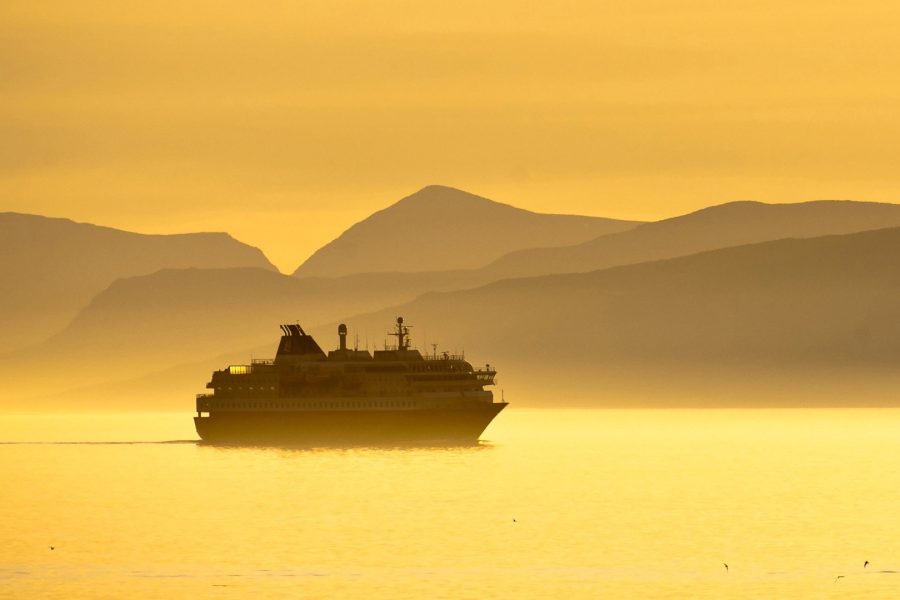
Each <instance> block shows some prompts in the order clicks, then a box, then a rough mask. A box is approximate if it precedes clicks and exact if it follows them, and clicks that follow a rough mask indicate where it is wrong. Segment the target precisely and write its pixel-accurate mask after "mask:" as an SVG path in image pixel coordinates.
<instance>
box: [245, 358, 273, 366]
mask: <svg viewBox="0 0 900 600" xmlns="http://www.w3.org/2000/svg"><path fill="white" fill-rule="evenodd" d="M250 364H251V365H274V364H275V359H274V358H251V359H250Z"/></svg>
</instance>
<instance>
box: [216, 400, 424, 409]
mask: <svg viewBox="0 0 900 600" xmlns="http://www.w3.org/2000/svg"><path fill="white" fill-rule="evenodd" d="M415 405H416V403H415V402H413V401H411V400H378V401H354V402H326V401H321V402H300V401H291V402H284V401H282V402H232V401H219V402H218V406H217V408H218V409H229V410H236V409H268V408H277V409H281V410H285V409H312V408H413V407H415Z"/></svg>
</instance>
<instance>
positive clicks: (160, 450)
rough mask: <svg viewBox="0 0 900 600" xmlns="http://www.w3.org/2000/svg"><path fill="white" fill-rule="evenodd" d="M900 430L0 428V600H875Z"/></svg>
mask: <svg viewBox="0 0 900 600" xmlns="http://www.w3.org/2000/svg"><path fill="white" fill-rule="evenodd" d="M898 427H900V410H897V409H822V410H642V411H613V410H528V409H521V408H519V409H517V408H516V407H515V405H513V406H512V407H510V410H508V411H505V412H504V413H503V414H502V415H500V416H499V417H498V418H497V420H496V421H495V422H494V423H493V424H492V425H491V426H490V427H489V428H488V430H487V431H486V433H485V435H484V436H483V441H482V443H480V444H479V445H477V446H473V447H453V448H345V449H339V448H338V449H335V448H318V449H285V448H240V447H227V448H226V447H216V446H208V445H201V444H197V443H192V442H191V440H193V439H195V438H196V436H195V434H194V432H193V429H192V423H191V420H190V415H188V414H183V413H182V414H158V413H157V414H154V413H146V414H141V413H136V414H130V415H54V416H47V415H45V416H28V415H20V416H12V415H6V416H2V417H0V441H2V442H5V443H4V444H2V445H0V476H2V480H3V482H4V485H3V487H2V492H0V501H2V504H3V506H4V517H5V518H4V519H2V520H0V596H4V597H15V598H39V597H42V598H49V597H59V598H70V597H80V598H100V597H129V598H164V597H175V596H191V597H194V598H222V597H235V598H237V597H251V596H252V597H259V598H287V597H340V596H344V597H366V598H423V597H434V598H440V597H447V598H465V597H481V598H510V597H520V598H549V597H554V598H555V597H573V598H595V597H600V596H602V597H652V598H666V597H671V598H683V597H707V598H721V597H732V598H760V597H798V596H801V595H805V596H815V597H847V596H851V595H858V596H865V597H867V598H872V597H876V598H877V597H882V598H889V597H890V598H893V597H896V595H897V591H898V589H900V574H895V573H894V571H900V557H898V556H897V555H896V552H895V550H896V540H898V539H900V522H898V521H897V519H895V518H894V516H893V515H894V514H895V509H896V506H897V505H898V501H900V484H898V482H897V479H896V473H897V472H900V438H898V436H897V435H896V432H897V431H898ZM34 442H42V443H34ZM84 442H109V443H84ZM123 442H125V443H123ZM127 442H140V443H127ZM152 442H165V443H152ZM50 546H53V547H54V548H55V549H54V550H50ZM866 560H868V561H870V565H869V567H868V568H863V563H864V562H865V561H866ZM723 563H728V565H729V570H728V571H727V572H726V570H725V567H724V565H723ZM838 575H844V577H843V578H840V579H838V580H837V581H835V579H836V578H837V576H838Z"/></svg>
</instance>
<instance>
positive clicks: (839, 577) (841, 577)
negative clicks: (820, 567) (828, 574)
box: [834, 575, 844, 583]
mask: <svg viewBox="0 0 900 600" xmlns="http://www.w3.org/2000/svg"><path fill="white" fill-rule="evenodd" d="M843 577H844V576H843V575H838V576H837V577H835V578H834V582H835V583H837V580H838V579H843Z"/></svg>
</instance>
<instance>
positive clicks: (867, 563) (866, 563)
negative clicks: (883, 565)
mask: <svg viewBox="0 0 900 600" xmlns="http://www.w3.org/2000/svg"><path fill="white" fill-rule="evenodd" d="M868 566H869V561H866V562H864V563H863V569H865V568H866V567H868Z"/></svg>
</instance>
